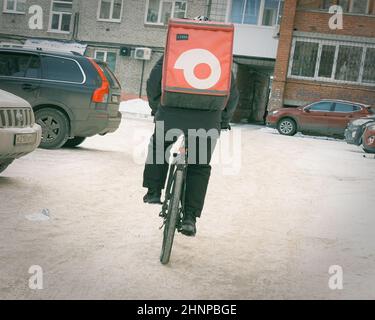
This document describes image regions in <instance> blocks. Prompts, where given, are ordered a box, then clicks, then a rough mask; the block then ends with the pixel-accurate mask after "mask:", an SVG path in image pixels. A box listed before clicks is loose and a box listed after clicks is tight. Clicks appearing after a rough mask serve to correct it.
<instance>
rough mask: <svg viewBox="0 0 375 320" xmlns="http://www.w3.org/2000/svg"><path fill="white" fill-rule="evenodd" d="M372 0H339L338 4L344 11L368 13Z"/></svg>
mask: <svg viewBox="0 0 375 320" xmlns="http://www.w3.org/2000/svg"><path fill="white" fill-rule="evenodd" d="M371 1H373V0H339V1H338V5H340V6H341V7H342V8H343V10H344V12H349V13H357V14H368V13H370V4H371Z"/></svg>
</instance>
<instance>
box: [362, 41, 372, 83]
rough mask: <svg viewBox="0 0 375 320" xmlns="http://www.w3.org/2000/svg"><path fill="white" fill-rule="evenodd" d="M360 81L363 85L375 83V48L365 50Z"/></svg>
mask: <svg viewBox="0 0 375 320" xmlns="http://www.w3.org/2000/svg"><path fill="white" fill-rule="evenodd" d="M362 81H363V82H364V83H375V48H367V50H366V58H365V65H364V67H363V77H362Z"/></svg>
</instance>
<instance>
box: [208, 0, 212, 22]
mask: <svg viewBox="0 0 375 320" xmlns="http://www.w3.org/2000/svg"><path fill="white" fill-rule="evenodd" d="M211 8H212V0H208V1H207V17H208V18H209V19H211Z"/></svg>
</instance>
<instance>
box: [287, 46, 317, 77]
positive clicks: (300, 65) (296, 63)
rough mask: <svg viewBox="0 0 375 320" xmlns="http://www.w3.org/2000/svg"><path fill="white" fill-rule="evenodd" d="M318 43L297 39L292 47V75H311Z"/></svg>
mask: <svg viewBox="0 0 375 320" xmlns="http://www.w3.org/2000/svg"><path fill="white" fill-rule="evenodd" d="M318 49H319V44H318V43H315V42H303V41H297V42H296V45H295V49H294V57H293V68H292V75H294V76H302V77H313V76H314V73H315V65H316V59H317V53H318Z"/></svg>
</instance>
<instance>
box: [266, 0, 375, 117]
mask: <svg viewBox="0 0 375 320" xmlns="http://www.w3.org/2000/svg"><path fill="white" fill-rule="evenodd" d="M293 6H294V7H293ZM295 6H296V1H294V0H291V1H286V2H285V10H284V17H283V21H282V24H281V30H280V42H279V48H278V53H277V58H276V66H275V75H274V83H273V87H272V93H271V99H270V103H269V105H268V109H269V110H270V111H272V110H275V109H278V108H281V107H283V105H284V100H294V101H305V102H313V101H316V100H319V99H322V98H331V99H345V100H352V101H358V102H363V103H369V104H375V87H369V86H367V87H365V86H356V85H344V84H335V83H327V82H322V83H320V82H315V81H303V80H295V79H287V71H288V66H289V57H290V49H291V42H292V34H293V31H294V30H295V29H296V30H298V31H302V32H311V33H322V34H331V35H348V36H359V37H369V38H375V16H360V15H349V14H344V29H343V30H331V29H330V28H329V26H328V21H329V19H330V17H331V15H330V14H328V13H326V12H313V11H306V10H302V9H298V10H296V7H295Z"/></svg>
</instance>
